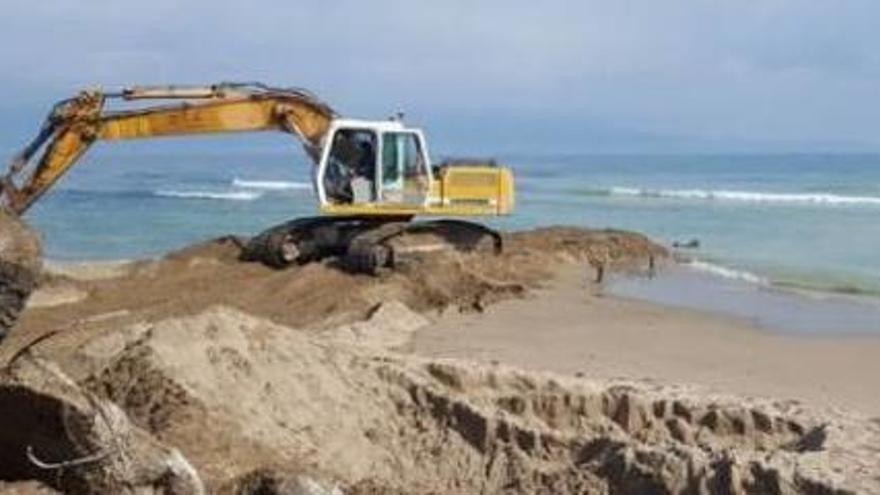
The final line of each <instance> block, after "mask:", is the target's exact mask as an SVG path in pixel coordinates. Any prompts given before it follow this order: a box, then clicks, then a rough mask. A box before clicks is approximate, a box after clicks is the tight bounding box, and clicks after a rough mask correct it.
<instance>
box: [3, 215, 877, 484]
mask: <svg viewBox="0 0 880 495" xmlns="http://www.w3.org/2000/svg"><path fill="white" fill-rule="evenodd" d="M506 246H507V247H506V249H505V250H504V252H502V253H500V254H494V253H492V252H482V251H478V252H474V253H454V252H453V253H446V254H445V255H442V256H432V257H430V258H425V259H421V260H414V261H412V262H411V263H410V264H408V265H403V266H401V267H399V269H397V270H394V271H388V272H385V273H382V274H380V275H379V276H376V277H373V276H365V275H356V274H350V273H346V272H345V271H344V270H340V269H339V268H338V267H337V266H336V265H334V264H333V263H332V262H328V263H312V264H308V265H304V266H299V267H291V268H288V269H286V270H274V269H271V268H268V267H266V266H263V265H261V264H255V263H242V262H241V261H240V260H239V257H238V255H239V250H240V248H239V247H238V244H237V243H235V242H232V241H230V238H228V237H224V238H220V239H217V240H214V241H207V242H203V243H199V244H196V245H192V246H189V247H186V248H184V249H180V250H178V251H175V252H172V253H169V254H168V255H166V256H164V257H162V258H157V259H152V260H144V261H139V262H134V263H130V264H112V265H106V264H100V265H95V266H90V265H89V264H80V265H76V266H74V267H73V268H72V269H71V268H70V267H64V268H65V269H62V270H56V271H50V272H49V273H47V274H46V275H45V277H44V278H45V280H44V281H43V286H42V287H41V288H40V289H39V290H38V291H37V292H36V293H35V294H34V296H33V298H32V301H31V304H30V305H29V306H28V308H27V310H26V311H25V312H24V313H23V317H22V319H21V320H20V322H19V324H18V325H17V326H16V328H15V331H14V332H13V333H12V334H11V335H10V336H9V337H8V338H7V340H6V341H5V342H4V345H3V348H2V349H0V360H2V361H3V362H6V363H9V364H7V367H6V372H5V373H6V374H5V375H4V378H3V381H0V395H2V394H4V393H5V394H6V395H3V396H2V397H0V398H3V397H6V401H5V402H3V401H0V417H5V418H7V420H8V422H9V424H10V425H12V426H11V427H10V428H8V429H6V430H4V432H3V433H2V434H0V446H2V447H3V448H2V449H0V460H2V461H3V463H2V464H3V465H4V466H6V467H4V468H3V470H0V475H2V476H4V478H3V479H8V480H10V481H15V483H11V484H10V485H9V487H8V488H9V489H10V490H13V491H11V492H10V491H8V490H7V491H4V490H6V488H7V487H6V486H4V485H3V484H0V492H3V493H55V492H53V491H39V490H43V489H44V488H46V489H52V490H57V491H61V492H66V491H69V490H71V489H72V488H71V487H74V486H80V485H82V484H84V486H87V487H89V488H88V490H87V492H88V493H104V492H107V491H108V490H110V491H113V487H114V486H117V484H118V483H131V484H135V485H136V486H154V487H155V486H160V487H165V488H163V490H165V491H164V492H163V493H201V492H200V491H199V490H204V492H205V493H224V494H225V493H229V494H241V493H287V492H285V491H283V490H282V488H281V487H284V486H287V487H290V486H299V487H303V486H309V487H312V488H310V490H312V491H304V492H301V493H338V492H336V491H333V490H337V489H338V490H340V491H341V493H348V494H376V493H517V494H520V493H522V494H526V493H529V494H531V493H546V494H551V493H554V494H555V493H608V492H611V493H657V492H671V493H766V492H767V491H768V490H769V491H778V492H783V493H787V492H790V493H814V492H815V490H825V491H830V492H835V491H840V493H849V492H856V493H859V492H872V491H874V490H875V488H877V480H876V476H875V474H874V473H877V472H880V465H878V462H880V461H878V459H880V457H878V455H877V454H878V451H877V447H876V445H877V444H878V442H877V439H878V438H880V419H878V415H880V400H878V398H877V396H876V394H874V393H873V391H874V388H875V387H874V377H875V376H877V375H878V373H877V372H878V371H880V366H878V364H877V363H876V362H875V360H873V359H872V357H873V356H875V355H876V353H877V351H878V350H880V341H878V340H876V339H873V338H868V337H845V338H841V337H838V338H830V337H824V338H823V337H816V336H813V337H803V336H800V337H798V336H793V335H782V334H774V333H772V332H769V331H768V330H767V329H766V328H757V327H755V326H753V325H751V324H750V323H749V322H746V321H742V320H738V319H735V318H731V317H724V316H719V315H717V314H713V313H705V312H698V311H692V310H686V309H674V308H670V307H664V306H660V305H657V304H652V303H647V302H641V301H634V300H627V299H623V298H620V297H616V296H613V295H610V294H608V293H604V291H603V287H605V286H602V285H597V284H596V283H595V282H594V281H593V278H594V277H595V276H596V273H597V267H600V266H602V267H604V269H605V270H604V271H605V273H606V274H607V275H609V276H614V277H624V276H626V277H628V276H632V274H636V273H642V274H644V273H647V272H649V267H653V266H660V267H661V271H660V276H661V277H662V276H663V273H664V269H668V268H671V267H674V266H675V265H674V264H673V262H672V261H670V260H669V258H668V256H667V253H668V252H667V250H666V249H665V248H663V247H662V246H660V245H657V244H656V243H654V242H652V241H651V240H650V239H648V238H647V237H645V236H642V235H639V234H637V233H632V232H623V231H615V230H588V229H578V228H565V227H557V228H545V229H536V230H532V231H522V232H515V233H511V234H509V235H508V236H507V237H506ZM108 266H110V267H112V270H109V271H108V270H107V267H108ZM46 404H52V406H51V407H49V406H46ZM12 411H15V413H14V414H13V413H12ZM21 411H27V414H21ZM4 415H5V416H4ZM107 415H116V416H118V417H119V418H120V419H119V420H118V422H115V423H113V424H112V425H110V424H109V423H108V424H107V426H106V427H103V428H102V427H100V426H101V425H103V424H105V423H106V420H104V419H101V418H103V417H104V416H107ZM33 418H44V419H41V420H40V421H37V422H35V421H34V420H33ZM45 418H48V419H45ZM71 418H73V419H71ZM71 421H75V422H76V424H87V425H93V426H92V427H91V429H87V430H86V431H80V430H76V431H73V430H70V428H71V424H72V423H71ZM53 428H54V429H58V428H61V429H66V430H65V431H67V433H65V434H63V435H58V434H55V433H53V432H54V430H53ZM20 432H26V433H25V434H21V433H20ZM120 438H122V439H124V441H125V442H127V445H129V447H127V448H126V455H128V456H130V457H128V459H129V461H127V462H129V464H127V465H128V466H132V467H133V469H134V470H130V469H127V468H126V469H122V470H120V468H119V465H118V464H116V463H115V460H114V459H115V457H114V456H112V455H111V456H110V457H108V458H107V460H103V459H102V460H100V461H99V462H98V463H97V465H96V466H95V467H90V468H89V469H84V470H80V471H77V470H74V471H71V474H70V475H69V477H68V478H66V479H64V480H60V481H59V480H58V479H56V478H55V477H52V476H48V475H46V472H45V471H41V470H37V469H35V468H34V465H33V461H27V460H26V459H25V458H22V457H21V456H20V455H19V454H20V453H21V452H24V451H29V449H32V450H33V451H34V452H36V453H35V454H34V455H36V456H37V457H38V458H39V459H43V458H52V459H54V458H58V457H59V454H58V452H63V453H64V454H63V455H64V456H66V457H70V458H76V457H77V456H82V455H85V454H87V453H89V452H100V451H102V450H106V449H108V448H109V447H108V445H110V444H115V443H116V442H119V441H120V440H119V439H120ZM40 462H42V461H40ZM96 470H97V472H99V473H100V476H98V477H95V476H94V475H93V474H94V472H95V471H96ZM22 483H24V484H22ZM28 483H31V484H28ZM77 484H80V485H77ZM267 486H268V487H274V488H271V490H270V491H260V490H265V488H261V487H267ZM31 488H33V489H34V490H33V491H27V490H30V489H31ZM14 490H25V491H14ZM89 490H90V491H89ZM272 490H274V491H272ZM320 490H323V491H320ZM847 490H849V492H848V491H847ZM294 493H300V492H294Z"/></svg>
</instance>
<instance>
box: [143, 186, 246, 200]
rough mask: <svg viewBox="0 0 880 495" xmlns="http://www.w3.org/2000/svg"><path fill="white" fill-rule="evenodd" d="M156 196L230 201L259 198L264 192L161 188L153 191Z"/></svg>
mask: <svg viewBox="0 0 880 495" xmlns="http://www.w3.org/2000/svg"><path fill="white" fill-rule="evenodd" d="M153 194H154V195H156V196H161V197H164V198H180V199H214V200H228V201H253V200H255V199H259V198H260V196H262V193H259V192H256V191H227V192H216V191H174V190H167V189H166V190H159V191H156V192H154V193H153Z"/></svg>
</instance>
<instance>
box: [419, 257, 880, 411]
mask: <svg viewBox="0 0 880 495" xmlns="http://www.w3.org/2000/svg"><path fill="white" fill-rule="evenodd" d="M548 285H549V286H548V287H546V288H544V289H542V290H540V291H537V292H535V293H534V294H532V295H531V296H530V297H528V298H526V299H523V300H510V301H502V302H500V303H498V304H497V305H494V306H492V307H490V308H489V309H488V310H487V311H486V312H485V313H484V314H479V315H473V314H454V315H447V316H444V317H443V318H440V319H439V320H437V321H436V322H435V323H434V324H433V325H431V326H429V327H427V328H424V329H422V330H421V331H419V333H418V334H417V335H416V337H415V339H414V342H413V350H414V352H416V353H417V354H423V355H427V356H432V357H455V358H467V359H475V360H479V361H482V362H490V363H491V362H501V363H505V364H510V365H515V366H520V367H525V368H530V369H541V370H552V371H556V372H560V373H565V374H577V375H579V376H589V377H597V378H605V379H615V378H626V379H635V380H642V381H645V382H650V383H677V384H689V385H696V386H699V387H702V388H704V389H706V390H707V391H713V392H728V393H736V394H742V395H750V396H763V397H775V398H776V399H778V400H789V399H791V400H798V401H804V402H806V403H809V404H813V405H818V406H822V407H842V408H851V409H856V410H859V411H861V412H863V413H865V414H870V415H874V416H880V394H877V390H878V386H880V382H878V377H880V360H878V359H877V356H878V355H880V338H874V337H827V336H825V337H819V336H793V335H780V334H777V333H773V332H772V331H770V330H768V329H762V328H757V327H755V326H754V325H752V324H751V323H750V322H748V321H744V320H740V319H736V318H733V317H726V316H723V315H719V314H714V313H708V312H700V311H692V310H687V309H679V308H671V307H664V306H660V305H656V304H651V303H647V302H642V301H634V300H627V299H624V298H619V297H615V296H601V295H598V296H597V295H596V288H595V287H594V286H592V284H590V283H589V282H588V281H587V276H586V271H583V272H580V273H578V272H577V271H568V272H560V273H559V274H558V276H557V278H556V279H555V280H553V281H552V282H550V283H549V284H548Z"/></svg>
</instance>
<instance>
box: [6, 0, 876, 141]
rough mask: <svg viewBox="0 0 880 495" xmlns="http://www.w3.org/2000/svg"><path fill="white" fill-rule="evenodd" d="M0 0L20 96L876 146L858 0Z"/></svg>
mask: <svg viewBox="0 0 880 495" xmlns="http://www.w3.org/2000/svg"><path fill="white" fill-rule="evenodd" d="M3 9H4V12H3V16H2V18H0V37H2V40H0V41H2V42H3V45H4V46H5V48H4V49H3V50H2V51H0V64H2V65H3V67H7V68H9V70H8V71H7V73H6V74H5V75H4V77H3V79H2V85H3V86H4V93H5V94H6V95H8V96H7V100H9V101H17V102H18V103H17V104H19V105H23V106H24V107H26V108H28V109H30V108H33V107H35V106H36V105H37V104H38V102H43V105H44V107H45V106H48V104H49V101H50V100H51V99H53V98H60V97H63V96H66V95H68V94H69V93H71V92H72V91H73V90H74V89H75V88H78V87H83V86H91V85H94V84H98V83H99V84H102V85H105V86H108V87H111V86H119V85H126V84H133V83H166V82H174V83H199V82H213V81H217V80H223V79H248V80H252V79H260V80H266V81H267V82H270V83H277V84H291V85H298V86H304V87H309V88H311V89H313V90H315V91H316V92H318V93H319V94H321V95H322V96H324V97H325V98H326V99H327V100H328V101H331V102H332V103H333V104H334V105H335V106H337V107H339V108H340V109H341V110H342V111H343V112H345V113H346V114H350V115H358V116H376V117H381V116H384V115H387V114H388V113H390V112H391V111H393V110H394V109H396V108H399V107H404V108H406V109H408V110H409V113H410V114H411V115H416V116H418V117H420V119H421V120H426V121H429V120H436V121H441V122H443V123H444V124H443V125H454V123H452V122H454V120H455V116H456V115H462V116H466V117H465V118H469V119H477V120H478V126H477V127H480V128H485V129H489V130H490V131H487V132H489V133H490V134H491V129H492V126H493V125H494V123H496V122H497V120H498V118H499V116H502V115H503V116H505V118H507V119H509V120H512V121H516V122H521V123H522V125H521V126H518V127H517V126H514V127H511V126H509V125H507V126H499V127H504V128H505V129H506V130H505V131H504V133H503V135H502V136H500V137H499V139H501V138H503V137H504V136H507V137H509V138H517V137H519V138H522V137H525V136H528V135H530V134H536V133H540V134H541V135H547V136H552V135H553V134H554V133H553V132H548V131H547V129H546V126H547V125H551V126H552V125H555V126H558V127H559V129H560V131H562V130H565V132H559V133H558V134H559V135H566V136H569V135H576V134H577V132H572V131H571V129H573V128H574V129H577V128H578V127H579V126H580V127H581V128H582V129H583V132H584V133H587V132H593V131H595V129H596V128H597V127H601V126H603V125H604V126H606V127H607V128H608V129H632V130H633V134H634V135H644V134H645V133H647V134H662V135H680V136H685V137H688V136H690V137H694V138H695V139H701V138H704V139H710V140H712V141H713V142H718V141H719V140H720V141H721V142H723V141H724V139H725V138H729V140H730V142H731V143H734V142H736V143H739V142H742V140H749V139H754V140H761V141H766V140H769V141H773V140H777V141H780V142H804V143H810V142H820V141H824V140H829V139H830V140H838V141H844V140H845V141H853V142H867V143H870V144H871V145H880V138H878V137H877V136H876V131H874V126H873V120H874V118H875V115H876V114H877V112H878V110H880V103H878V101H880V99H878V98H877V91H878V90H877V89H876V84H875V82H876V80H877V76H878V74H880V60H878V55H877V54H875V50H874V48H873V47H876V46H880V34H878V33H877V30H876V29H875V28H874V27H873V25H872V20H875V19H877V18H878V14H880V6H875V4H874V3H872V2H869V1H855V0H849V1H845V2H803V1H794V0H790V1H788V0H758V1H753V2H717V1H711V0H678V1H672V2H656V1H649V0H628V1H621V2H604V1H581V2H575V1H561V0H560V1H547V2H541V3H540V4H536V3H534V2H525V1H507V2H500V1H486V2H463V1H460V2H456V1H449V2H427V1H424V2H421V1H399V0H380V1H376V2H355V1H352V0H344V1H340V2H319V1H298V2H289V1H285V0H271V1H270V0H262V1H251V2H241V1H236V2H225V1H217V0H214V1H201V0H198V1H188V2H179V1H172V0H153V1H151V2H119V1H110V0H92V1H89V2H81V1H75V0H42V1H40V2H34V1H33V0H29V1H23V0H6V2H4V7H3ZM22 102H25V103H22ZM9 105H11V104H10V103H9V102H8V101H7V102H6V103H3V102H0V106H6V107H8V106H9ZM41 112H42V110H40V112H38V113H41ZM530 126H531V127H530ZM539 126H540V128H539ZM451 134H454V133H451ZM547 139H548V141H549V140H551V138H549V137H548V138H547Z"/></svg>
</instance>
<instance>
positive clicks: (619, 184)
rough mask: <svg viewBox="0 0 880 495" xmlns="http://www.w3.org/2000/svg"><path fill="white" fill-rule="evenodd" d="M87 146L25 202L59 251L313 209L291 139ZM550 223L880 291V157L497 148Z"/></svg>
mask: <svg viewBox="0 0 880 495" xmlns="http://www.w3.org/2000/svg"><path fill="white" fill-rule="evenodd" d="M271 144H272V145H271V146H266V147H263V148H262V149H259V150H248V149H247V148H246V147H242V148H241V149H239V148H234V149H230V150H228V151H212V152H204V151H196V150H194V149H191V148H187V147H183V146H165V147H164V148H161V149H160V151H159V152H156V151H155V147H153V146H123V147H116V148H112V149H111V148H110V147H104V148H100V149H97V150H95V151H96V152H92V153H91V154H90V155H89V156H88V157H87V158H86V159H85V160H84V162H83V163H82V164H81V165H79V166H78V167H77V168H76V169H74V170H73V171H72V172H71V173H70V174H69V175H68V176H67V177H65V178H64V179H63V180H62V182H61V183H60V184H59V185H58V186H57V187H56V188H55V189H54V190H53V191H52V192H51V193H50V194H49V195H47V196H46V197H45V198H44V199H43V200H42V201H41V202H40V203H38V205H37V206H35V207H34V208H33V210H32V211H31V212H29V214H28V215H29V218H30V220H31V222H32V223H33V224H35V225H36V226H37V228H39V229H40V231H41V232H42V233H43V235H44V238H45V242H46V249H47V254H48V256H49V257H50V258H52V259H56V260H95V259H120V258H137V257H145V256H154V255H158V254H160V253H162V252H164V251H167V250H169V249H173V248H176V247H180V246H182V245H185V244H187V243H189V242H192V241H196V240H200V239H204V238H207V237H211V236H217V235H221V234H226V233H244V234H247V233H253V232H256V231H258V230H260V229H262V228H264V227H266V226H269V225H272V224H274V223H277V222H281V221H284V220H286V219H289V218H292V217H296V216H301V215H310V214H314V212H315V201H314V199H313V197H312V193H311V191H310V189H309V183H310V173H309V170H310V169H309V167H308V165H307V160H306V158H305V157H304V156H303V155H302V153H300V152H299V151H298V149H297V148H296V147H295V146H293V145H292V146H291V147H289V148H287V147H280V146H276V145H275V143H271ZM497 158H498V159H499V161H502V162H504V163H506V164H508V165H510V166H512V167H513V168H514V169H515V173H516V177H517V187H518V197H517V211H516V213H515V214H514V215H513V216H511V217H508V218H503V219H494V220H489V223H492V224H495V225H496V226H498V227H501V228H508V229H512V228H524V227H531V226H536V225H548V224H574V225H583V226H590V227H616V228H625V229H633V230H638V231H641V232H644V233H647V234H649V235H651V236H653V237H655V238H656V239H658V240H660V241H662V242H667V243H671V242H672V241H676V240H680V241H681V240H690V239H699V241H700V249H698V250H695V251H694V252H693V254H694V255H695V256H697V257H698V258H700V259H701V260H703V263H702V264H700V265H699V266H700V267H702V268H704V269H706V270H708V271H714V272H717V273H718V274H721V275H724V276H728V277H732V278H742V279H744V280H749V281H754V282H755V283H771V282H772V283H777V284H783V285H785V284H790V285H796V286H804V287H811V288H818V289H824V290H834V291H843V292H865V293H875V294H880V256H878V253H880V223H878V221H877V220H878V218H880V155H797V154H792V155H570V156H554V155H552V154H535V155H533V156H526V155H516V156H499V157H497Z"/></svg>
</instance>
